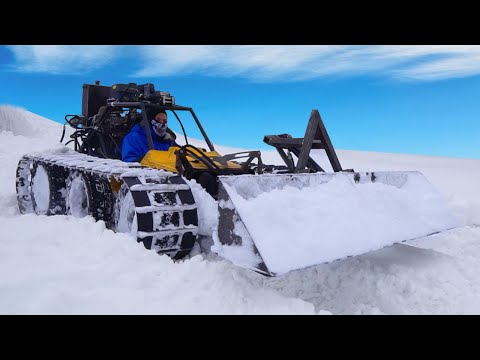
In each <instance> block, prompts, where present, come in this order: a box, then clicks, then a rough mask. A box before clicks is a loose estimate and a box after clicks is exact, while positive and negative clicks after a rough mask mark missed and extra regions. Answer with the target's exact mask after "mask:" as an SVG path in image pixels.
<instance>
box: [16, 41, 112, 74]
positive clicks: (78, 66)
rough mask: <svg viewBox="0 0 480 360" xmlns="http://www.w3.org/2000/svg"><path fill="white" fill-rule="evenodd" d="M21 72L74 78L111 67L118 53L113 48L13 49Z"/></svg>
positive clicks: (26, 46)
mask: <svg viewBox="0 0 480 360" xmlns="http://www.w3.org/2000/svg"><path fill="white" fill-rule="evenodd" d="M8 48H9V49H10V50H11V51H12V52H13V54H14V56H15V59H16V64H15V65H14V68H15V69H16V70H17V71H20V72H34V73H52V74H71V73H82V72H88V71H91V70H94V69H98V68H101V67H103V66H105V65H108V64H109V63H110V62H111V61H112V58H113V57H114V56H115V53H116V52H117V50H118V49H117V47H116V46H111V45H107V46H104V45H14V46H8Z"/></svg>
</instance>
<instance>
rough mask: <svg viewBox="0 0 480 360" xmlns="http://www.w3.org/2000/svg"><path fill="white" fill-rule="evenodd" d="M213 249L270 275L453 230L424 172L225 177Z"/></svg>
mask: <svg viewBox="0 0 480 360" xmlns="http://www.w3.org/2000/svg"><path fill="white" fill-rule="evenodd" d="M218 204H219V205H218V208H219V224H218V229H217V232H216V233H215V234H214V241H215V245H214V248H213V250H214V251H215V252H217V253H218V254H219V255H220V256H222V257H224V258H227V259H229V260H231V261H232V262H233V263H235V264H236V265H239V266H243V267H246V268H250V269H252V270H255V271H257V272H260V273H262V274H265V275H269V276H276V275H282V274H285V273H287V272H289V271H292V270H296V269H301V268H305V267H309V266H313V265H317V264H321V263H327V262H331V261H334V260H338V259H343V258H346V257H351V256H355V255H360V254H363V253H366V252H369V251H373V250H377V249H380V248H382V247H385V246H389V245H393V244H395V243H399V242H403V241H407V240H412V239H416V238H420V237H424V236H427V235H431V234H434V233H438V232H441V231H444V230H447V229H451V228H454V227H455V226H456V221H455V219H454V218H453V217H452V215H451V214H450V211H449V209H448V206H447V204H446V201H445V200H444V199H443V198H442V196H441V195H440V193H438V192H437V191H436V190H435V188H434V187H433V186H432V184H430V183H429V182H428V180H427V179H426V178H425V177H424V176H423V175H422V174H421V173H420V172H414V171H412V172H410V171H408V172H405V171H398V172H365V173H358V172H357V173H354V172H336V173H324V172H319V173H313V174H312V173H310V174H268V175H239V176H220V177H219V198H218Z"/></svg>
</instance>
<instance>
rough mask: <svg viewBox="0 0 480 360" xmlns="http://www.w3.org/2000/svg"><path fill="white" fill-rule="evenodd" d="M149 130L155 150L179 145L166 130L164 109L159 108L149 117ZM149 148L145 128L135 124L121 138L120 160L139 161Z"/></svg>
mask: <svg viewBox="0 0 480 360" xmlns="http://www.w3.org/2000/svg"><path fill="white" fill-rule="evenodd" d="M149 130H150V132H151V134H152V140H153V148H154V149H155V150H164V151H166V150H168V149H169V148H170V146H179V145H178V144H177V143H176V142H175V140H174V139H173V138H172V136H171V135H170V134H169V133H168V132H167V113H166V112H165V110H159V111H158V112H157V113H156V114H155V116H154V117H153V118H152V119H150V126H149ZM149 150H150V148H149V147H148V140H147V133H146V132H145V128H144V127H143V126H141V125H140V124H136V125H135V126H134V127H133V128H132V129H131V130H130V132H129V133H128V134H127V135H126V136H125V138H124V139H123V143H122V160H123V161H125V162H140V161H141V160H142V159H143V157H144V156H145V154H146V153H147V152H148V151H149Z"/></svg>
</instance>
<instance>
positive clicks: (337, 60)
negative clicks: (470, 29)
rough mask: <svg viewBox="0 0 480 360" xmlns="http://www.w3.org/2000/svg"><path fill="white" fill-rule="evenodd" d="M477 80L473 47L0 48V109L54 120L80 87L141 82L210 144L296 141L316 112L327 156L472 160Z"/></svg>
mask: <svg viewBox="0 0 480 360" xmlns="http://www.w3.org/2000/svg"><path fill="white" fill-rule="evenodd" d="M479 74H480V46H474V45H445V46H444V45H431V46H423V45H415V46H410V45H394V46H383V45H382V46H380V45H375V46H359V45H354V46H347V45H338V46H337V45H326V46H319V45H306V46H300V45H288V46H287V45H284V46H283V45H282V46H280V45H266V46H260V45H252V46H246V45H234V46H220V45H193V46H184V45H181V46H180V45H178V46H177V45H165V46H160V45H156V46H144V45H142V46H140V45H139V46H136V45H129V46H126V45H122V46H110V45H109V46H100V45H95V46H88V45H75V46H60V45H58V46H57V45H34V46H24V45H22V46H1V47H0V83H1V84H2V86H0V105H15V106H20V107H23V108H25V109H27V110H29V111H32V112H34V113H37V114H39V115H42V116H44V117H47V118H50V119H52V120H55V121H58V122H60V123H63V121H64V120H63V119H64V116H65V115H66V114H80V113H81V94H82V84H83V83H94V81H95V80H100V81H101V84H103V85H112V84H114V83H128V82H136V83H138V84H142V83H147V82H151V83H154V84H155V87H156V89H157V90H163V91H170V92H171V93H172V95H174V96H175V98H176V102H177V104H179V105H185V106H191V107H193V108H194V110H195V112H196V114H197V116H198V117H199V119H200V121H201V122H202V124H203V126H204V128H205V129H206V131H207V133H208V135H209V137H210V139H211V140H212V141H213V142H214V143H217V144H221V145H230V146H234V147H241V148H248V149H252V150H253V149H269V147H268V145H265V144H264V143H263V141H262V140H263V136H264V135H271V134H280V133H289V134H292V135H293V136H295V137H302V136H303V135H304V132H305V128H306V125H307V122H308V118H309V115H310V112H311V110H312V109H318V110H319V111H320V114H321V115H322V118H323V120H324V122H325V125H326V127H327V130H328V131H329V134H330V137H331V140H332V142H333V145H334V146H335V147H336V148H337V149H346V150H366V151H378V152H393V153H404V154H421V155H434V156H447V157H463V158H476V159H479V158H480V139H479V138H480V122H479V121H478V120H479V118H480V107H479V106H478V99H479V94H480V76H479ZM187 133H188V130H187Z"/></svg>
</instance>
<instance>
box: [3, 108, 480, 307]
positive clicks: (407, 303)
mask: <svg viewBox="0 0 480 360" xmlns="http://www.w3.org/2000/svg"><path fill="white" fill-rule="evenodd" d="M61 132H62V127H61V126H60V125H59V124H56V123H54V122H53V121H49V120H48V119H44V118H42V117H40V116H38V115H35V114H32V113H30V112H28V111H26V110H24V109H19V108H15V107H11V106H0V166H1V167H2V173H1V175H0V208H1V209H2V212H1V214H0V227H1V229H2V236H1V237H0V313H1V314H311V315H315V314H319V315H323V314H480V278H479V276H478V274H479V272H480V192H479V191H478V184H479V183H480V160H470V159H454V158H442V157H428V156H415V155H402V154H386V153H373V152H360V151H348V150H338V151H337V154H338V156H339V159H340V162H341V163H342V165H343V167H344V168H354V169H355V170H357V171H390V170H401V171H406V170H408V171H411V170H414V171H417V170H418V171H421V173H422V174H423V175H424V176H425V178H426V179H427V180H428V181H429V182H430V183H432V184H433V185H434V187H435V188H436V189H438V191H439V192H440V194H441V195H442V196H443V197H444V198H445V199H446V201H447V204H448V207H449V208H450V210H451V212H452V213H453V215H454V217H455V220H456V221H457V223H458V227H456V228H454V229H451V230H447V231H445V232H441V233H439V234H435V235H431V236H428V237H424V238H420V239H415V240H412V241H408V242H407V243H405V244H397V245H393V246H390V247H385V248H383V249H380V250H377V251H373V252H369V253H367V254H363V255H359V256H355V257H352V258H349V259H346V260H341V261H335V262H332V263H329V264H323V265H317V266H312V267H309V268H307V269H302V270H296V271H291V272H289V273H287V274H285V275H283V276H279V277H275V278H268V277H264V276H262V275H260V274H258V273H255V272H253V271H250V270H247V269H244V268H241V267H238V266H236V265H234V264H232V263H231V262H230V261H227V260H224V259H223V258H221V257H220V256H218V255H216V254H215V253H212V252H202V253H200V250H199V247H201V248H202V250H204V248H205V246H206V245H205V244H203V243H202V244H199V245H198V246H197V249H196V250H195V251H194V252H193V253H192V256H191V257H190V258H189V259H186V260H184V261H177V262H175V261H173V260H171V259H170V258H169V257H167V256H158V255H157V254H155V253H154V252H153V251H147V250H145V249H144V248H143V245H141V244H139V243H137V242H136V241H135V240H134V239H133V238H132V237H130V236H129V235H127V234H120V233H113V232H112V231H110V230H108V229H106V228H105V225H104V223H103V222H95V221H94V220H93V219H92V218H90V217H86V218H81V219H79V218H75V217H72V216H43V215H41V216H37V215H31V214H28V215H20V213H19V210H18V205H17V200H16V190H15V170H16V167H17V163H18V160H19V159H20V158H21V156H22V155H23V154H25V153H32V152H36V151H43V150H45V149H52V148H53V149H57V153H56V155H52V156H59V155H58V152H60V153H61V151H63V150H58V149H62V146H61V145H59V144H58V141H59V139H60V136H61ZM333 140H334V139H333ZM260 141H261V139H259V143H260ZM215 147H216V148H217V150H218V151H219V152H220V153H222V154H225V153H229V152H237V151H242V149H228V148H226V147H221V146H218V145H216V146H215ZM252 150H253V149H252ZM272 150H273V148H272ZM313 156H314V158H315V159H316V160H317V161H318V162H319V163H320V164H321V166H322V167H324V168H326V169H328V165H326V164H327V163H326V157H325V156H323V155H322V154H321V152H320V151H317V150H315V151H314V154H313ZM262 159H263V161H264V162H265V163H277V164H281V163H282V162H281V159H280V158H279V157H278V155H277V153H276V152H275V151H263V152H262ZM130 171H132V172H135V171H137V170H135V169H132V170H130ZM188 183H189V185H190V186H191V188H192V192H193V194H194V197H195V200H196V202H197V206H198V209H199V232H200V233H201V234H202V235H204V236H205V239H206V240H205V241H206V242H208V241H207V240H208V236H212V235H214V234H213V233H214V229H215V228H216V224H217V221H218V218H217V214H216V208H217V203H216V202H215V201H214V200H213V199H212V198H211V197H209V196H208V195H207V194H206V193H205V191H203V189H202V188H201V187H200V186H199V185H198V184H196V183H195V182H194V181H189V182H188ZM367 185H369V184H365V186H367ZM338 186H339V185H338ZM335 189H336V190H337V191H338V188H334V190H335ZM372 191H373V190H372ZM375 191H377V190H375ZM397 191H399V190H397ZM293 193H294V190H291V191H288V194H289V196H291V195H292V194H293ZM381 193H383V194H384V195H385V196H387V195H388V196H394V195H392V194H390V193H389V192H383V190H382V191H381ZM264 195H265V196H266V195H268V194H267V193H265V194H264ZM325 196H326V195H325ZM327 200H328V199H325V201H327ZM265 201H274V199H270V200H268V199H267V200H265ZM292 201H293V200H292ZM292 201H290V202H289V204H288V206H291V202H292ZM310 203H311V204H313V205H314V204H315V203H316V201H314V200H310ZM278 206H279V205H278V204H277V203H276V204H275V205H274V208H275V209H276V208H277V207H278ZM283 208H284V209H287V206H283ZM424 210H425V209H423V210H422V213H423V212H424ZM426 210H429V209H426ZM430 210H434V209H430ZM250 211H251V212H252V214H254V215H258V216H264V215H262V214H263V211H264V209H257V208H254V209H250ZM252 216H253V215H252ZM345 216H346V214H345ZM307 220H309V221H310V222H312V223H318V224H319V225H318V226H319V227H323V226H325V224H321V225H320V223H319V219H318V213H315V212H313V213H312V214H311V217H310V218H309V219H305V222H306V223H308V221H307ZM268 221H269V222H268V225H269V227H270V228H271V229H274V228H276V227H277V226H278V225H280V221H281V220H280V219H278V218H275V217H273V216H272V217H268ZM350 226H351V225H350V222H349V223H348V224H347V225H346V226H345V227H346V230H348V228H349V227H350ZM415 228H416V227H414V228H413V229H410V230H415ZM410 230H408V231H410ZM402 231H407V229H402ZM275 239H276V238H272V239H271V241H274V240H275ZM207 245H208V244H207Z"/></svg>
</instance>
